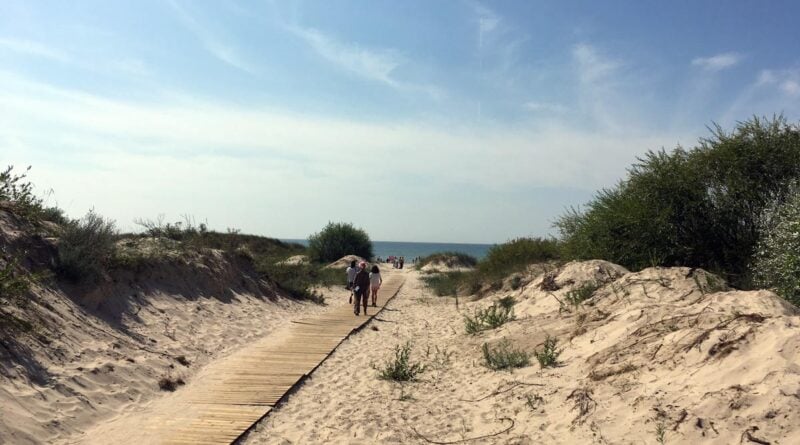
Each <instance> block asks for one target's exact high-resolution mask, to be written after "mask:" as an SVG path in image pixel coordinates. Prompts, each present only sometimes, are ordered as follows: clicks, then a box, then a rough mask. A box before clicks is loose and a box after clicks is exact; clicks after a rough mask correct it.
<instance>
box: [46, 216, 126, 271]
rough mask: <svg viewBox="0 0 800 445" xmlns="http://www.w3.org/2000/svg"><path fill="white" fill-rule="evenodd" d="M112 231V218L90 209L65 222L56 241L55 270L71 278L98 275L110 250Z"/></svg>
mask: <svg viewBox="0 0 800 445" xmlns="http://www.w3.org/2000/svg"><path fill="white" fill-rule="evenodd" d="M116 234H117V232H116V229H115V227H114V222H113V221H112V220H107V219H105V218H103V217H102V216H99V215H98V214H96V213H95V212H94V211H93V210H91V211H89V213H87V214H86V216H84V217H83V218H81V219H79V220H75V221H71V222H70V223H68V224H67V225H66V226H65V227H64V231H63V233H62V234H61V239H60V240H59V243H58V272H59V274H61V275H62V276H64V277H66V278H68V279H71V280H74V281H80V280H87V279H95V278H97V277H99V276H100V275H101V274H102V273H103V271H104V270H105V268H106V266H107V265H108V264H109V261H110V258H111V256H112V254H113V252H114V242H115V239H116Z"/></svg>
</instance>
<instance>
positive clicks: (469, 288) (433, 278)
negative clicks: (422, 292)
mask: <svg viewBox="0 0 800 445" xmlns="http://www.w3.org/2000/svg"><path fill="white" fill-rule="evenodd" d="M420 279H421V280H422V282H423V283H425V285H426V286H427V287H428V288H429V289H431V290H432V291H433V293H434V294H435V295H436V296H439V297H443V296H449V295H452V296H455V295H458V294H459V290H460V289H464V292H463V293H467V294H471V293H474V292H475V291H476V290H477V289H479V288H480V283H479V282H478V280H477V276H476V275H475V274H474V273H473V272H472V271H452V272H443V273H435V274H425V275H421V276H420Z"/></svg>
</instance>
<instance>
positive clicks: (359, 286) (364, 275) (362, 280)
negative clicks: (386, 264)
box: [353, 261, 369, 315]
mask: <svg viewBox="0 0 800 445" xmlns="http://www.w3.org/2000/svg"><path fill="white" fill-rule="evenodd" d="M353 286H355V287H354V288H353V291H354V294H355V297H356V298H354V300H355V306H354V307H353V313H354V314H356V315H358V313H359V309H360V306H361V302H362V301H363V302H364V315H367V299H368V298H369V272H367V263H366V262H364V261H362V262H360V263H359V264H358V273H357V274H356V277H355V279H354V280H353Z"/></svg>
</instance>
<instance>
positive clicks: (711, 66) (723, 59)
mask: <svg viewBox="0 0 800 445" xmlns="http://www.w3.org/2000/svg"><path fill="white" fill-rule="evenodd" d="M742 59H743V57H742V55H741V54H739V53H735V52H728V53H722V54H717V55H715V56H711V57H696V58H695V59H693V60H692V66H697V67H700V68H701V69H703V70H706V71H721V70H724V69H727V68H731V67H733V66H736V65H738V64H739V62H741V61H742Z"/></svg>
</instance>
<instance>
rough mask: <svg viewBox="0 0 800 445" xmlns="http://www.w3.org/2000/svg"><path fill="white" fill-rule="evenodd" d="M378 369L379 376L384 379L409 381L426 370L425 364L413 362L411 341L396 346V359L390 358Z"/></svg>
mask: <svg viewBox="0 0 800 445" xmlns="http://www.w3.org/2000/svg"><path fill="white" fill-rule="evenodd" d="M378 371H379V372H378V377H380V378H381V379H383V380H394V381H395V382H409V381H413V380H416V378H417V375H418V374H420V373H422V372H424V371H425V365H423V364H420V363H412V362H411V342H406V344H405V345H402V346H401V345H397V346H395V348H394V359H389V360H388V361H387V362H386V363H385V364H384V365H383V368H382V369H379V370H378Z"/></svg>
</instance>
